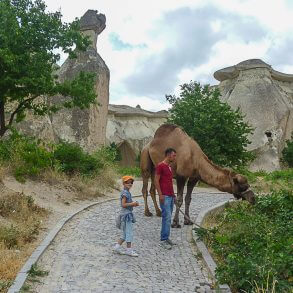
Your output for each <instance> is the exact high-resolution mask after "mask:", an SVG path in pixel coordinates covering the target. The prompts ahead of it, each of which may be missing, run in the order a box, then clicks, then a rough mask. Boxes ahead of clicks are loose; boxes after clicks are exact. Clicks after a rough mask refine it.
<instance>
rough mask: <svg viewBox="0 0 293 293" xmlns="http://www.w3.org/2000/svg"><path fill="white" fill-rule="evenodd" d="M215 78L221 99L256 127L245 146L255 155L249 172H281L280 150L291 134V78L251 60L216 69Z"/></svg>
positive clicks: (292, 87)
mask: <svg viewBox="0 0 293 293" xmlns="http://www.w3.org/2000/svg"><path fill="white" fill-rule="evenodd" d="M214 77H215V78H216V79H217V80H219V81H220V84H219V85H218V88H219V90H220V92H221V94H222V100H223V101H225V102H227V103H228V104H229V105H231V107H232V108H234V109H237V108H238V107H239V108H240V109H241V111H242V113H243V114H245V120H246V121H247V122H248V123H249V124H250V125H252V127H254V128H255V130H254V133H253V135H252V136H251V137H250V140H251V142H252V143H251V144H250V145H249V147H248V149H249V150H253V151H254V152H255V153H256V155H257V158H256V159H255V161H254V162H253V163H252V165H251V166H250V168H251V170H261V169H262V170H266V171H273V170H277V169H280V157H281V151H282V149H283V148H284V145H285V140H286V139H290V137H291V133H292V131H293V75H292V74H284V73H281V72H278V71H275V70H274V69H272V67H271V66H270V65H268V64H266V63H265V62H263V61H262V60H260V59H251V60H246V61H243V62H240V63H239V64H237V65H234V66H231V67H227V68H224V69H221V70H218V71H216V72H215V73H214Z"/></svg>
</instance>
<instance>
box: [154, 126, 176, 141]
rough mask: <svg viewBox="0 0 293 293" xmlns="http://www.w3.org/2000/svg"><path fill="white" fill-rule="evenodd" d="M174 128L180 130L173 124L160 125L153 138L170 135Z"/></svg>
mask: <svg viewBox="0 0 293 293" xmlns="http://www.w3.org/2000/svg"><path fill="white" fill-rule="evenodd" d="M176 128H179V129H181V128H180V127H179V126H178V125H175V124H167V123H166V124H163V125H161V126H160V127H159V128H158V129H157V130H156V132H155V135H154V138H155V137H162V136H166V135H168V134H170V133H171V132H173V131H174V130H175V129H176Z"/></svg>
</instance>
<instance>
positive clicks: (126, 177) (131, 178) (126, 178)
mask: <svg viewBox="0 0 293 293" xmlns="http://www.w3.org/2000/svg"><path fill="white" fill-rule="evenodd" d="M128 180H132V181H134V178H133V177H132V176H123V177H122V182H123V183H124V182H126V181H128Z"/></svg>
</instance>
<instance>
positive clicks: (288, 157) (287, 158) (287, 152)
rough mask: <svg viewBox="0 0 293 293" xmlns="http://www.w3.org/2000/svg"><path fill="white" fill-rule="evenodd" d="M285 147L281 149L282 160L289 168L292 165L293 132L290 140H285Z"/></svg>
mask: <svg viewBox="0 0 293 293" xmlns="http://www.w3.org/2000/svg"><path fill="white" fill-rule="evenodd" d="M286 144H287V145H286V147H285V148H284V149H283V151H282V155H283V161H284V162H285V163H287V164H288V166H289V167H290V168H292V167H293V134H292V137H291V141H290V140H286Z"/></svg>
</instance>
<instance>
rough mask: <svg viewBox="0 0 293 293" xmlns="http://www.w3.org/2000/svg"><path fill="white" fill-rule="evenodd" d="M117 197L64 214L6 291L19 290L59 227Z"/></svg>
mask: <svg viewBox="0 0 293 293" xmlns="http://www.w3.org/2000/svg"><path fill="white" fill-rule="evenodd" d="M140 196H141V195H135V196H132V198H135V197H140ZM117 199H118V198H110V199H105V200H101V201H96V202H93V203H90V204H87V205H84V206H83V207H81V208H79V209H78V210H76V211H75V212H73V213H71V214H70V215H69V216H65V217H63V218H61V219H60V220H59V222H58V223H57V224H56V226H55V227H54V228H53V229H51V230H50V231H49V233H48V234H47V236H46V237H45V238H44V239H43V241H42V242H41V243H40V244H39V246H38V247H37V248H36V249H35V250H34V252H33V253H32V254H31V256H30V257H29V258H28V260H27V261H26V262H25V264H24V265H23V266H22V268H21V269H20V271H19V272H18V273H17V275H16V277H15V279H14V281H13V283H12V285H11V286H10V287H9V289H8V292H7V293H17V292H20V290H21V288H22V286H23V285H24V283H25V281H26V279H27V277H28V272H29V270H30V269H31V267H32V265H34V264H35V263H36V262H37V261H38V260H39V259H40V257H41V256H42V254H43V253H44V252H45V251H46V249H47V248H48V247H49V245H50V244H51V243H52V241H53V240H54V239H55V237H56V236H57V234H58V233H59V232H60V231H61V229H62V228H63V227H64V225H65V224H66V223H67V222H68V221H69V220H71V219H72V218H73V217H74V216H76V215H77V214H79V213H80V212H82V211H85V210H86V209H88V208H91V207H93V206H95V205H98V204H102V203H105V202H109V201H113V200H117Z"/></svg>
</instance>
